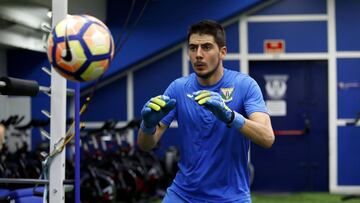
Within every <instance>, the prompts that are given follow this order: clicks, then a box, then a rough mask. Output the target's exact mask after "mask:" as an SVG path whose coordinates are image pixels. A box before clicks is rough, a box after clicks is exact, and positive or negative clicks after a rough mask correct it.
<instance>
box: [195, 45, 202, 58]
mask: <svg viewBox="0 0 360 203" xmlns="http://www.w3.org/2000/svg"><path fill="white" fill-rule="evenodd" d="M196 58H203V52H202V49H201V47H199V48H197V50H196Z"/></svg>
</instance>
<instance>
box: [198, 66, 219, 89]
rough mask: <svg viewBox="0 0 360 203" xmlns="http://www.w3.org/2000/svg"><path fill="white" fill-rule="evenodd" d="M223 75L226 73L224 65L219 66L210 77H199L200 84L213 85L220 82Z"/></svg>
mask: <svg viewBox="0 0 360 203" xmlns="http://www.w3.org/2000/svg"><path fill="white" fill-rule="evenodd" d="M223 75H224V67H223V66H220V67H218V68H217V70H216V72H215V73H214V74H213V75H211V76H210V77H209V78H201V77H197V80H198V82H199V84H200V85H202V86H211V85H215V84H216V83H217V82H219V81H220V80H221V78H222V76H223Z"/></svg>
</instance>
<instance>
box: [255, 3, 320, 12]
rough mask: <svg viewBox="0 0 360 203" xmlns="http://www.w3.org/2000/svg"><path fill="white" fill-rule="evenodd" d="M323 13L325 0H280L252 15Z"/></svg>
mask: <svg viewBox="0 0 360 203" xmlns="http://www.w3.org/2000/svg"><path fill="white" fill-rule="evenodd" d="M321 13H322V14H325V13H326V0H315V1H314V0H282V1H279V2H277V3H275V4H274V5H271V6H269V7H267V8H265V9H262V10H260V11H258V12H256V13H255V14H254V15H277V14H291V15H293V14H321Z"/></svg>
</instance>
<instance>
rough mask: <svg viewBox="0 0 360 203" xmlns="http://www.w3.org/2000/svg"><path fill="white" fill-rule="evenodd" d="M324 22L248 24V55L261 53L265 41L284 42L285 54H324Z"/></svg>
mask: <svg viewBox="0 0 360 203" xmlns="http://www.w3.org/2000/svg"><path fill="white" fill-rule="evenodd" d="M326 28H327V25H326V22H305V23H304V22H291V23H283V22H280V23H279V22H277V23H249V28H248V30H249V42H248V43H249V53H263V52H264V44H263V43H264V40H265V39H283V40H285V52H288V53H292V52H326V51H327V37H326V36H327V29H326Z"/></svg>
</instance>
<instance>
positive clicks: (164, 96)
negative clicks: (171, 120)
mask: <svg viewBox="0 0 360 203" xmlns="http://www.w3.org/2000/svg"><path fill="white" fill-rule="evenodd" d="M155 98H158V99H161V100H163V101H165V102H168V101H169V100H170V97H168V96H166V95H159V96H157V97H155Z"/></svg>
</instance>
